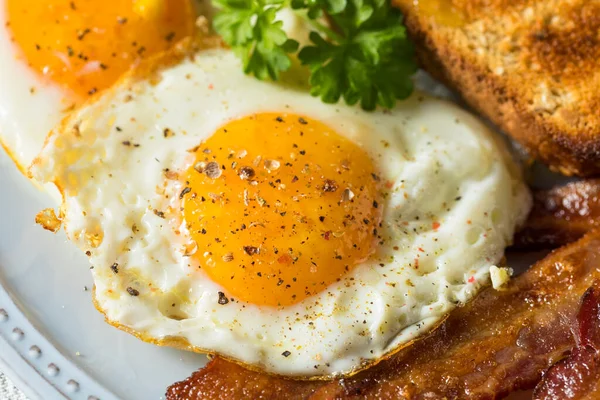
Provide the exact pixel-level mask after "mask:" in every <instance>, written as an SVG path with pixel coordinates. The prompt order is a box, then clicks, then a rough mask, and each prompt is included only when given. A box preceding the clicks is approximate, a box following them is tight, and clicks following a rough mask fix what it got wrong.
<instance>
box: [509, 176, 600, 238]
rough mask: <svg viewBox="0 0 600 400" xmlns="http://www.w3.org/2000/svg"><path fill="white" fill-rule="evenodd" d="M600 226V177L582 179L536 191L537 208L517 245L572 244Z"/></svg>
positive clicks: (534, 201)
mask: <svg viewBox="0 0 600 400" xmlns="http://www.w3.org/2000/svg"><path fill="white" fill-rule="evenodd" d="M598 227H600V180H599V179H582V180H579V181H574V182H569V183H567V184H565V185H562V186H556V187H553V188H551V189H547V190H537V191H534V192H533V207H532V208H531V213H530V214H529V217H528V218H527V222H526V223H525V226H524V227H523V228H522V229H521V230H520V231H519V232H518V233H517V235H516V236H515V242H514V244H513V248H517V249H521V250H535V249H542V248H556V247H559V246H562V245H565V244H567V243H571V242H574V241H576V240H577V239H579V238H580V237H582V236H583V235H584V234H585V233H587V232H589V231H591V230H592V229H595V228H598Z"/></svg>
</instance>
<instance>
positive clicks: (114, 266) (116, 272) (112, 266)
mask: <svg viewBox="0 0 600 400" xmlns="http://www.w3.org/2000/svg"><path fill="white" fill-rule="evenodd" d="M110 269H111V270H112V272H114V273H115V274H118V273H119V264H117V263H114V264H113V265H111V266H110Z"/></svg>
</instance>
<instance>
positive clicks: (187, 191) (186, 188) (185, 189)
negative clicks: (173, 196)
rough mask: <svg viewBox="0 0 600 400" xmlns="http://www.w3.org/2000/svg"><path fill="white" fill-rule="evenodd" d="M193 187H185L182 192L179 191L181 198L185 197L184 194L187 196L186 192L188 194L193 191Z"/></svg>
mask: <svg viewBox="0 0 600 400" xmlns="http://www.w3.org/2000/svg"><path fill="white" fill-rule="evenodd" d="M191 191H192V189H191V188H190V187H185V188H184V189H183V190H182V191H181V193H179V198H180V199H183V196H185V195H186V194H188V193H189V192H191Z"/></svg>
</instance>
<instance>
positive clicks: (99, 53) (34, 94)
mask: <svg viewBox="0 0 600 400" xmlns="http://www.w3.org/2000/svg"><path fill="white" fill-rule="evenodd" d="M195 18H196V15H195V12H194V4H193V2H192V0H170V1H168V2H167V1H163V0H129V1H111V0H108V1H98V0H73V1H70V0H28V1H19V0H4V1H3V2H2V5H1V6H0V23H1V25H2V28H1V29H0V58H1V59H2V63H1V64H0V143H1V144H2V145H3V147H4V148H5V149H6V151H7V152H8V153H9V155H10V156H11V157H12V158H13V160H14V161H15V162H16V163H17V165H18V166H19V167H20V168H21V169H22V170H24V169H25V168H27V166H29V164H30V163H31V161H32V160H33V158H34V157H35V155H36V154H37V153H39V151H40V150H41V148H42V145H43V143H44V139H45V138H46V136H47V135H48V132H50V130H51V129H52V128H53V127H54V126H55V125H56V124H57V123H58V122H59V121H60V120H61V119H62V118H63V117H64V116H65V115H66V114H67V113H68V112H69V111H70V110H71V109H73V107H74V106H75V105H77V104H79V103H81V102H82V101H83V100H84V99H86V98H87V97H89V96H90V95H92V94H94V93H97V92H99V91H101V90H103V89H104V88H107V87H109V86H110V85H111V84H112V83H113V82H114V81H115V80H116V79H117V77H118V76H120V75H121V74H122V73H123V72H125V71H126V70H128V69H129V68H130V66H131V65H132V64H135V63H137V62H138V61H139V60H140V59H142V58H144V57H146V56H148V55H151V54H155V53H157V52H160V51H163V50H166V49H168V48H169V47H170V46H171V44H172V43H175V42H176V41H178V40H179V39H181V38H183V37H185V36H187V35H189V34H191V33H192V32H193V31H194V24H195Z"/></svg>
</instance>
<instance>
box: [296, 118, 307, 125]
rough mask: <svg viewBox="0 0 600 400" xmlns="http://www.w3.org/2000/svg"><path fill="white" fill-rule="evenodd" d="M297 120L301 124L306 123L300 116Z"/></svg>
mask: <svg viewBox="0 0 600 400" xmlns="http://www.w3.org/2000/svg"><path fill="white" fill-rule="evenodd" d="M298 122H300V123H301V124H302V125H306V124H308V121H306V120H305V119H304V118H302V117H300V118H298Z"/></svg>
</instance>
